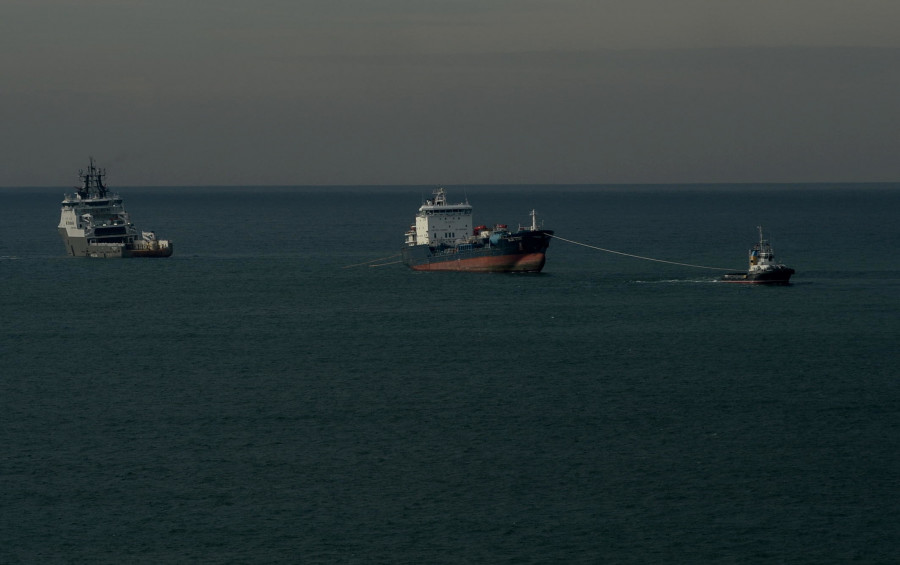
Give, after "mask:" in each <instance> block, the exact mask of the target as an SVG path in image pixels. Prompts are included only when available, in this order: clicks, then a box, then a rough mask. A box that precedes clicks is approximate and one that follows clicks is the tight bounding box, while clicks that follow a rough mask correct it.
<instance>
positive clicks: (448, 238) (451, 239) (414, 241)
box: [406, 188, 472, 245]
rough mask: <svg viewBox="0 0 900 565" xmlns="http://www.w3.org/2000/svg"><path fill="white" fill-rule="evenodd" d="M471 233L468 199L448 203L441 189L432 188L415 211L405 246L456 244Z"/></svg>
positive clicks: (464, 240)
mask: <svg viewBox="0 0 900 565" xmlns="http://www.w3.org/2000/svg"><path fill="white" fill-rule="evenodd" d="M471 236H472V206H471V205H469V203H468V202H460V203H458V204H447V197H446V194H445V193H444V189H443V188H438V189H437V190H435V191H434V194H433V198H430V199H428V200H426V201H425V203H424V204H422V205H421V206H420V207H419V212H418V213H417V214H416V223H415V225H414V226H410V229H409V231H407V232H406V244H407V245H440V244H446V245H456V244H457V243H464V242H466V241H468V240H469V239H470V237H471Z"/></svg>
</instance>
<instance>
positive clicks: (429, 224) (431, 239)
mask: <svg viewBox="0 0 900 565" xmlns="http://www.w3.org/2000/svg"><path fill="white" fill-rule="evenodd" d="M432 196H433V198H430V199H427V200H426V201H425V203H424V204H422V205H421V206H420V207H419V211H418V213H417V214H416V223H415V224H413V225H411V226H410V228H409V230H408V231H407V232H406V239H405V245H404V246H403V247H402V248H401V253H400V254H401V257H402V260H403V263H404V264H406V266H408V267H409V268H411V269H413V270H416V271H471V272H500V273H511V272H525V273H538V272H540V271H541V269H543V268H544V263H545V262H546V252H547V247H548V246H549V245H550V238H551V237H552V236H553V231H552V230H545V229H542V228H540V227H539V226H538V222H537V215H536V214H535V211H534V210H532V211H531V225H530V226H525V227H523V226H519V228H518V229H517V230H516V231H511V230H510V229H509V227H508V226H507V225H506V224H495V225H494V226H492V227H488V226H487V225H480V226H477V227H474V228H473V227H472V206H471V205H470V204H469V202H468V200H467V201H466V202H460V203H457V204H449V203H447V195H446V193H445V191H444V189H443V188H438V189H436V190H435V191H434V193H433V195H432Z"/></svg>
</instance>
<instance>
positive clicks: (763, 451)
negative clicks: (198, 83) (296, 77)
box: [0, 185, 900, 564]
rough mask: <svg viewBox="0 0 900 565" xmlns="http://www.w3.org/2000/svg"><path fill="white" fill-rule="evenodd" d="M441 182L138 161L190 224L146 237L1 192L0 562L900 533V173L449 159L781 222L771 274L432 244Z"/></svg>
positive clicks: (678, 238)
mask: <svg viewBox="0 0 900 565" xmlns="http://www.w3.org/2000/svg"><path fill="white" fill-rule="evenodd" d="M430 190H431V187H385V186H380V187H330V188H326V187H278V188H273V187H246V188H211V187H183V188H123V189H121V190H119V192H120V193H121V194H122V196H123V197H124V199H125V203H126V206H127V208H128V210H129V211H130V212H131V214H132V219H133V220H134V221H135V223H136V224H137V225H138V227H139V228H143V229H155V230H156V231H157V233H158V234H159V235H160V237H168V238H170V239H172V240H174V242H175V246H176V247H175V255H174V256H173V257H171V258H169V259H164V260H130V261H126V260H90V259H74V258H68V257H66V256H65V255H64V249H63V246H62V243H61V241H60V240H59V236H58V235H57V233H56V224H57V221H58V213H59V201H60V199H61V196H62V193H63V192H64V189H63V188H46V189H35V188H30V189H14V188H5V189H0V282H2V288H3V291H2V293H0V374H2V377H0V422H2V425H0V445H2V456H0V508H2V512H0V563H92V564H95V563H410V564H412V563H415V564H420V563H517V564H518V563H754V564H758V563H792V564H803V563H809V564H822V563H896V562H900V541H898V540H900V454H898V453H900V449H898V448H900V385H898V381H900V379H898V377H900V355H898V353H897V351H898V347H897V341H898V335H900V253H898V249H900V227H898V218H900V185H857V186H854V185H758V186H757V185H739V186H725V185H723V186H717V185H699V186H685V185H680V186H503V187H497V186H468V187H448V193H449V198H450V200H452V201H456V200H462V199H463V198H468V199H469V201H470V202H471V203H472V205H473V206H474V207H475V221H476V222H478V223H494V222H503V223H509V224H512V225H515V224H516V223H517V222H520V223H523V224H524V223H528V222H529V217H528V212H529V211H530V210H531V209H532V208H534V209H536V210H537V212H538V216H539V218H540V219H541V220H542V221H543V222H544V226H545V227H546V228H550V229H554V230H555V231H556V232H557V234H558V235H560V236H562V237H565V238H567V239H571V240H573V241H578V242H582V243H585V244H589V245H593V246H597V247H602V248H606V249H613V250H618V251H622V252H625V253H632V254H637V255H642V256H647V257H654V258H660V259H666V260H671V261H676V262H683V263H691V264H695V265H701V266H711V267H715V268H716V269H719V268H721V269H723V270H724V269H741V268H744V267H745V264H746V252H747V249H748V248H749V246H750V245H751V244H752V243H754V241H755V240H756V239H757V237H758V236H757V232H756V226H757V225H760V224H761V225H762V226H763V227H764V229H765V230H766V234H767V236H768V237H769V238H770V240H771V241H772V243H773V245H774V247H775V252H776V255H777V257H778V258H779V259H780V260H782V261H783V262H785V263H786V264H788V265H790V266H792V267H793V268H795V269H796V271H797V274H796V275H795V277H794V284H793V285H791V286H788V287H772V288H768V287H755V286H745V285H729V284H722V283H717V282H715V278H716V277H717V275H719V274H720V272H721V271H719V270H716V269H698V268H690V267H684V266H676V265H669V264H663V263H656V262H649V261H642V260H638V259H633V258H628V257H623V256H619V255H614V254H609V253H604V252H601V251H597V250H594V249H589V248H586V247H582V246H577V245H573V244H569V243H566V242H562V241H560V240H556V241H554V242H552V243H551V246H550V249H549V252H548V259H547V265H546V267H545V271H544V273H542V274H540V275H478V274H460V273H415V272H412V271H409V270H407V269H406V268H405V267H403V266H402V265H399V264H396V263H395V261H397V257H396V254H397V252H398V249H399V245H400V244H401V242H402V233H403V231H404V230H405V229H406V227H407V226H408V225H409V224H410V222H411V221H412V220H413V215H414V213H415V210H416V209H417V207H418V205H419V204H420V202H421V200H422V198H423V196H426V195H428V194H429V193H430ZM360 263H365V264H362V265H360ZM369 265H375V266H369Z"/></svg>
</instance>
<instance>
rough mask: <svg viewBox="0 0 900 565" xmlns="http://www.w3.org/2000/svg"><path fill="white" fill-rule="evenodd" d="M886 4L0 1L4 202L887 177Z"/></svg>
mask: <svg viewBox="0 0 900 565" xmlns="http://www.w3.org/2000/svg"><path fill="white" fill-rule="evenodd" d="M897 22H900V2H898V1H896V0H854V1H852V2H850V1H847V0H740V1H738V0H0V155H2V160H0V186H14V187H17V186H22V187H26V186H71V185H74V184H76V183H77V180H78V178H77V172H78V169H80V168H83V167H84V166H85V165H86V163H87V158H88V156H93V157H95V159H96V160H97V161H98V163H99V164H100V165H101V166H105V167H106V168H107V170H108V182H109V183H110V185H112V186H160V185H169V186H185V185H187V186H196V185H212V186H218V185H407V184H413V185H443V184H447V185H453V184H545V183H553V184H594V183H598V184H602V183H616V184H621V183H730V182H738V183H763V182H788V183H791V182H893V181H900V153H898V148H900V33H897V32H896V27H897Z"/></svg>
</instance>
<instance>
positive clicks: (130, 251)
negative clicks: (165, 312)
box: [58, 157, 173, 257]
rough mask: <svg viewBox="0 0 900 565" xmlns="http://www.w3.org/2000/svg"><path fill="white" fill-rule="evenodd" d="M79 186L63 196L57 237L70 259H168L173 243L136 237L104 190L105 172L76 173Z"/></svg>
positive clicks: (122, 211) (116, 198) (113, 198)
mask: <svg viewBox="0 0 900 565" xmlns="http://www.w3.org/2000/svg"><path fill="white" fill-rule="evenodd" d="M78 176H79V177H80V178H81V186H80V187H78V189H77V192H76V193H75V194H66V195H65V198H64V199H63V201H62V212H61V213H60V216H59V226H58V227H59V235H60V236H62V239H63V243H64V244H65V246H66V251H67V252H68V254H69V255H71V256H73V257H169V256H170V255H172V251H173V247H172V242H171V241H169V240H166V239H157V238H156V234H155V233H154V232H152V231H149V232H147V231H145V232H141V233H140V234H138V231H137V228H135V227H134V224H132V223H131V218H130V216H129V215H128V212H126V211H125V206H124V205H123V204H122V198H121V197H119V195H118V194H115V193H111V192H110V191H109V189H108V188H107V187H106V184H105V178H106V169H98V168H97V167H96V166H94V158H93V157H91V158H90V165H89V166H88V168H87V170H80V171H78Z"/></svg>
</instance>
